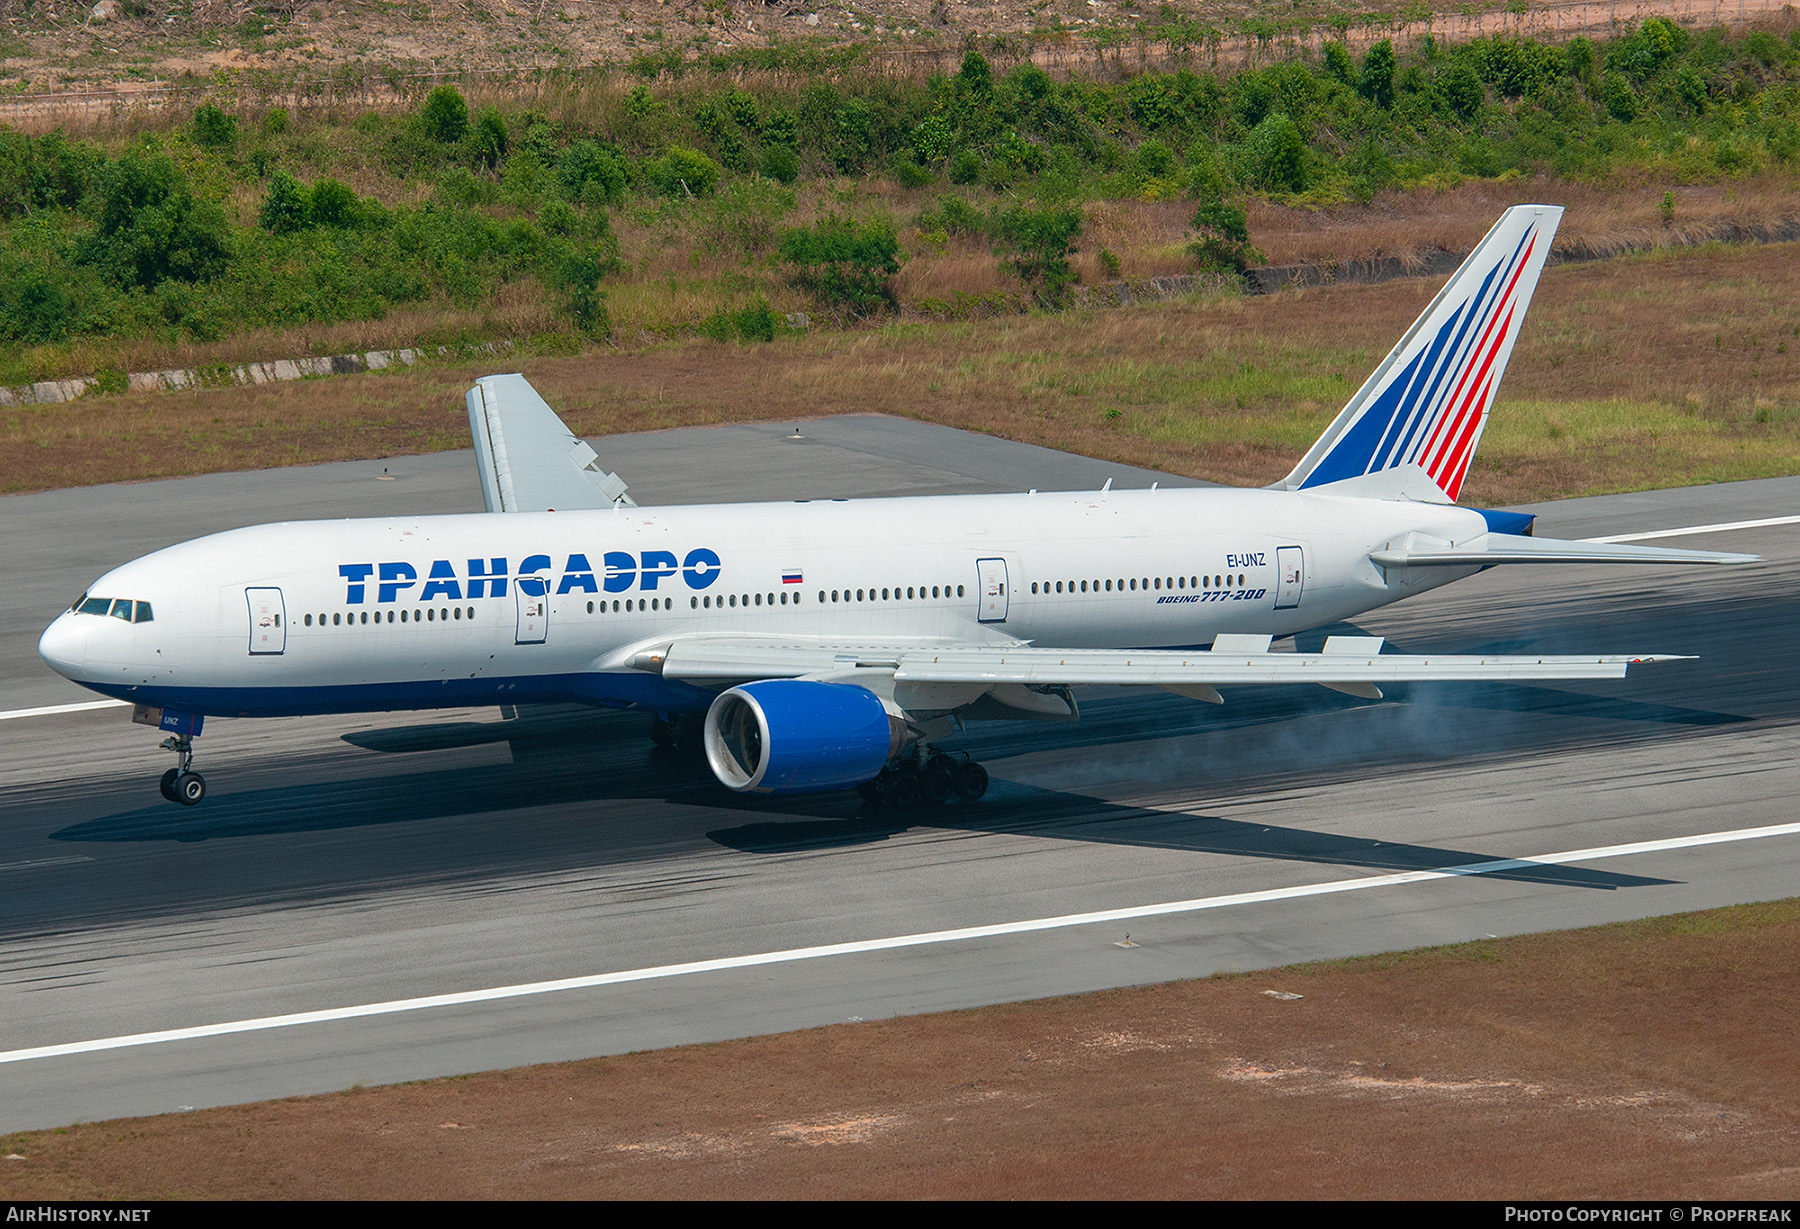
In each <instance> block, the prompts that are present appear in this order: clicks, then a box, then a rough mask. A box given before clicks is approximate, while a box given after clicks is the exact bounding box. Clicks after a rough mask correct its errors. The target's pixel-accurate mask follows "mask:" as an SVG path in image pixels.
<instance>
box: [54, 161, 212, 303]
mask: <svg viewBox="0 0 1800 1229" xmlns="http://www.w3.org/2000/svg"><path fill="white" fill-rule="evenodd" d="M100 192H101V204H100V218H99V225H98V226H97V227H96V229H95V230H94V232H93V233H92V234H91V235H89V236H88V237H87V238H86V239H85V240H83V241H82V243H81V246H80V252H79V255H78V259H79V260H80V261H81V262H82V263H84V264H92V265H95V266H96V267H98V268H100V269H102V270H103V271H104V272H105V273H106V275H107V276H108V277H109V278H111V279H112V280H113V281H115V282H116V283H118V284H119V285H122V286H136V287H139V288H141V289H144V290H152V289H154V288H155V287H156V286H157V285H158V284H159V283H162V282H166V281H171V280H173V281H181V282H194V281H200V280H202V279H205V278H207V277H210V276H212V275H213V274H215V273H217V272H218V271H219V270H220V268H221V267H222V266H223V265H224V263H225V261H226V260H227V259H228V258H229V256H230V254H231V228H230V224H229V223H228V222H227V221H226V220H225V214H224V211H223V210H221V209H220V208H219V207H218V206H217V205H215V204H214V203H212V202H211V201H202V200H198V199H196V198H195V196H194V194H193V193H192V192H190V191H189V190H188V186H187V177H186V176H185V175H183V174H182V172H181V170H180V168H179V167H177V166H176V165H175V164H174V163H173V162H172V161H170V160H169V158H168V157H167V156H166V155H164V154H150V155H146V156H144V157H139V156H137V155H135V154H126V155H124V156H123V157H121V158H120V159H119V160H118V161H117V162H115V163H113V164H112V166H111V167H109V168H108V173H107V175H106V177H105V182H104V184H103V185H102V187H101V189H100Z"/></svg>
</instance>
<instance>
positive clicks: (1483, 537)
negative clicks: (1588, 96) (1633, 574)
mask: <svg viewBox="0 0 1800 1229" xmlns="http://www.w3.org/2000/svg"><path fill="white" fill-rule="evenodd" d="M1561 213H1562V211H1561V210H1560V209H1558V208H1555V207H1553V206H1548V205H1521V206H1518V207H1516V208H1513V209H1509V210H1507V211H1506V213H1505V214H1504V215H1503V216H1502V217H1501V219H1500V220H1499V222H1498V223H1496V224H1495V226H1494V228H1493V229H1492V230H1491V231H1489V232H1488V234H1487V236H1486V237H1485V238H1484V239H1483V240H1482V242H1481V244H1480V245H1479V246H1478V247H1477V248H1476V249H1475V251H1474V252H1473V253H1471V254H1470V256H1469V258H1468V260H1467V261H1466V262H1464V264H1463V266H1462V268H1461V269H1459V270H1458V271H1457V273H1456V274H1455V275H1454V276H1453V277H1452V278H1451V279H1450V281H1449V282H1448V283H1447V284H1446V285H1445V286H1444V288H1443V289H1442V290H1441V291H1440V292H1439V293H1438V295H1437V297H1436V298H1435V299H1433V300H1432V302H1431V305H1430V306H1429V307H1427V308H1426V309H1425V312H1424V314H1423V315H1421V316H1420V317H1419V318H1418V320H1417V321H1415V322H1414V323H1413V325H1412V327H1411V328H1410V329H1409V330H1408V331H1407V333H1406V336H1405V337H1403V338H1402V339H1401V340H1400V343H1399V344H1398V345H1397V346H1395V347H1394V349H1393V351H1392V352H1391V353H1390V354H1388V356H1387V357H1386V358H1385V359H1383V360H1382V362H1381V365H1380V366H1379V367H1377V368H1376V369H1375V372H1374V374H1373V375H1371V376H1370V377H1369V379H1368V381H1367V382H1366V383H1365V384H1364V385H1363V386H1362V388H1361V389H1360V390H1358V392H1357V393H1356V395H1355V396H1354V397H1352V398H1351V399H1350V402H1349V404H1347V405H1346V406H1345V407H1344V409H1343V411H1342V412H1341V413H1339V414H1338V416H1337V418H1336V419H1335V420H1334V421H1333V422H1332V424H1331V426H1330V428H1329V429H1328V430H1327V431H1326V432H1325V434H1324V435H1322V436H1321V437H1320V438H1319V440H1318V442H1317V443H1315V444H1314V445H1313V446H1312V448H1311V449H1310V450H1309V451H1308V452H1307V454H1306V456H1305V457H1303V458H1302V459H1301V461H1300V463H1299V465H1298V466H1296V467H1295V469H1294V471H1293V472H1292V473H1291V474H1289V475H1288V476H1287V478H1286V479H1284V480H1283V481H1281V482H1280V483H1277V484H1276V485H1275V486H1273V487H1270V488H1266V489H1261V490H1157V489H1155V488H1154V487H1153V488H1151V489H1150V490H1147V491H1113V490H1105V489H1103V490H1101V491H1098V492H1083V493H1079V494H1071V493H1060V494H1056V493H1049V492H1031V493H1027V494H1021V495H974V496H939V497H929V498H911V499H869V500H848V501H846V500H823V501H808V500H804V499H801V500H795V501H792V502H786V503H763V504H738V505H727V506H711V507H675V508H654V509H652V508H640V507H638V506H637V505H636V504H635V503H633V501H632V500H631V499H630V498H628V497H627V495H626V487H625V484H624V483H623V482H622V481H620V479H619V478H618V477H617V476H616V475H613V474H609V473H606V472H605V471H604V470H603V469H602V468H601V467H600V466H599V463H598V457H597V456H596V454H595V452H594V450H593V449H592V448H591V447H589V446H588V445H587V444H586V443H584V442H582V441H581V440H578V439H576V438H575V437H574V435H572V434H571V433H570V432H569V430H568V428H567V427H565V426H564V425H563V423H562V422H561V420H560V419H558V418H557V417H556V415H555V414H554V413H553V412H552V411H551V409H550V407H549V406H548V405H546V404H545V403H544V401H543V400H542V399H541V398H540V397H539V396H538V395H537V393H536V392H535V391H534V390H533V389H532V388H531V386H530V385H529V384H528V383H526V381H525V379H524V378H523V377H522V376H517V375H498V376H489V377H487V378H486V379H483V380H481V381H479V382H478V383H477V384H476V386H475V387H474V388H473V389H471V390H470V391H469V394H468V409H469V423H470V427H471V429H472V431H473V433H474V439H475V456H476V464H477V467H478V469H479V471H480V477H481V490H482V496H483V499H484V502H485V503H486V506H487V512H486V513H484V514H471V515H463V516H425V517H416V518H410V519H409V518H391V519H374V520H344V521H309V522H293V523H287V524H276V525H261V526H257V527H254V528H249V529H235V530H232V531H230V532H226V533H219V534H215V535H212V536H210V537H205V538H200V539H198V540H196V541H192V542H187V543H183V544H181V545H179V546H172V547H170V548H168V549H167V550H160V551H157V552H156V553H154V554H151V555H146V556H145V557H144V558H142V559H138V560H136V561H135V562H132V563H128V564H125V565H124V566H123V567H119V568H116V569H114V570H113V571H111V572H108V573H107V574H106V575H105V576H102V577H101V578H100V579H99V580H97V581H95V582H94V583H93V585H92V587H91V588H89V589H88V591H87V592H86V593H84V594H83V595H82V596H81V597H80V598H78V599H76V601H75V603H74V604H73V605H72V606H71V607H70V608H69V610H68V611H67V612H66V613H64V614H63V615H61V616H60V617H59V618H58V619H57V620H56V621H55V622H54V623H52V624H51V625H50V627H49V628H48V629H47V630H46V631H45V632H44V634H43V638H42V640H41V641H40V643H39V646H38V651H39V652H40V654H41V655H42V656H43V658H44V660H45V661H46V662H47V663H49V665H50V666H51V667H52V668H53V669H55V670H56V671H57V672H59V673H61V674H63V675H65V676H66V677H68V678H70V679H72V680H74V681H75V682H77V683H79V684H81V685H82V686H84V687H89V688H92V689H93V690H95V691H97V692H100V693H101V694H103V695H107V696H113V697H116V698H118V699H121V700H126V701H129V702H131V703H133V704H135V705H136V706H137V710H136V712H135V714H134V716H135V717H136V718H137V719H138V720H140V721H146V722H151V723H155V724H157V725H159V726H160V727H161V729H163V730H164V731H167V732H168V733H169V734H170V737H169V738H168V739H167V740H166V741H165V742H164V746H165V747H167V748H169V749H171V750H173V751H175V752H176V754H177V766H176V767H175V768H172V769H170V770H169V771H168V772H167V773H166V774H164V776H163V782H162V789H163V793H164V795H165V796H167V797H169V798H170V799H172V800H175V801H179V802H183V803H188V804H192V803H196V802H198V801H200V799H201V798H202V796H203V795H204V794H205V792H206V784H205V781H204V780H203V779H202V778H201V776H200V774H199V773H197V772H195V771H193V764H192V761H193V739H194V737H195V736H196V735H198V734H200V732H201V729H202V725H203V719H204V718H205V717H209V716H211V717H277V716H291V715H298V714H320V713H351V712H370V711H384V710H393V709H423V708H448V707H464V706H469V705H482V704H496V705H519V704H528V703H545V702H553V703H568V702H576V703H582V704H593V705H605V706H609V707H621V708H636V709H641V710H645V711H647V712H648V713H650V714H652V715H653V718H652V721H653V733H654V734H656V735H657V736H658V737H659V738H662V739H676V738H685V739H689V740H698V741H699V742H700V743H701V744H702V745H703V746H704V749H705V753H706V758H707V761H708V763H709V764H710V765H711V768H712V771H713V773H714V774H715V775H716V776H717V777H718V779H719V781H720V782H722V783H723V784H724V785H725V786H727V787H729V788H730V789H733V790H741V791H757V792H763V793H791V792H805V791H816V790H834V789H845V788H850V787H861V788H863V789H864V791H865V792H866V793H868V794H869V795H870V796H872V797H876V798H881V799H886V800H891V801H914V800H920V799H923V800H926V801H931V802H941V801H945V800H947V799H948V798H950V797H952V796H961V797H963V798H966V799H970V800H973V799H977V798H979V797H981V795H982V794H983V792H984V791H985V790H986V788H987V773H986V772H985V771H984V770H983V769H982V767H981V766H980V765H979V764H976V763H973V762H972V761H970V760H968V759H967V758H966V757H958V756H953V755H949V754H946V753H945V752H943V751H942V750H940V749H939V744H940V743H942V742H943V741H944V740H946V738H947V737H948V736H949V735H951V734H952V733H954V732H955V730H956V729H957V728H958V726H959V723H960V722H961V721H963V720H968V719H977V718H1014V719H1016V718H1039V719H1052V720H1056V719H1062V720H1068V719H1073V718H1074V717H1075V716H1076V701H1075V697H1074V695H1073V693H1072V692H1071V690H1070V689H1071V687H1074V686H1078V685H1081V684H1100V683H1105V684H1123V685H1137V686H1145V687H1159V688H1163V689H1165V690H1168V691H1173V692H1177V693H1179V694H1182V695H1186V696H1191V697H1194V698H1196V699H1203V700H1210V701H1215V702H1216V701H1218V699H1219V693H1218V691H1217V688H1219V687H1221V686H1225V685H1229V684H1238V683H1309V684H1323V685H1325V686H1327V687H1333V688H1337V689H1339V690H1343V691H1348V692H1350V693H1352V694H1355V695H1365V696H1379V695H1380V692H1379V690H1378V688H1379V686H1380V685H1381V684H1382V683H1386V682H1411V681H1418V680H1438V679H1446V680H1447V679H1461V680H1481V679H1493V680H1501V679H1507V680H1518V679H1592V678H1617V677H1620V676H1621V675H1623V674H1624V672H1625V670H1626V667H1627V666H1628V665H1630V664H1633V663H1636V662H1643V661H1653V660H1657V659H1656V658H1653V657H1647V656H1643V655H1633V656H1600V657H1574V656H1555V657H1532V656H1481V657H1472V656H1471V657H1456V656H1449V657H1438V656H1432V657H1418V656H1410V655H1405V654H1395V653H1383V652H1382V651H1381V641H1380V640H1379V639H1378V638H1374V637H1345V636H1335V637H1331V638H1329V639H1327V640H1326V641H1325V644H1324V648H1323V651H1322V652H1319V653H1300V652H1271V651H1270V645H1271V641H1272V640H1273V638H1275V637H1284V636H1289V635H1292V634H1294V633H1296V632H1300V631H1304V630H1307V629H1311V628H1318V627H1323V626H1326V625H1329V624H1333V623H1336V622H1338V621H1340V620H1344V619H1348V618H1351V617H1354V616H1356V615H1359V614H1362V613H1364V612H1365V611H1369V610H1372V609H1374V608H1376V607H1379V606H1385V605H1387V604H1388V603H1390V602H1395V601H1398V600H1400V599H1401V598H1404V597H1410V596H1412V595H1413V594H1415V593H1422V592H1424V591H1425V590H1428V589H1435V588H1437V587H1438V586H1440V585H1443V584H1446V583H1448V582H1450V581H1453V580H1457V579H1459V578H1461V577H1465V576H1470V575H1473V574H1474V573H1476V572H1478V571H1481V570H1482V569H1484V568H1488V567H1492V566H1494V565H1496V564H1525V563H1565V564H1566V563H1734V562H1747V561H1749V560H1751V559H1752V558H1753V556H1747V555H1727V554H1719V553H1713V552H1702V551H1683V550H1668V549H1660V548H1650V547H1639V546H1624V545H1597V544H1591V543H1585V542H1566V541H1555V540H1546V539H1543V538H1537V537H1533V536H1531V535H1530V529H1531V518H1530V517H1528V516H1525V515H1522V514H1518V513H1510V512H1494V511H1482V510H1478V509H1472V508H1462V507H1458V506H1456V497H1457V493H1458V491H1459V490H1460V489H1461V487H1462V484H1463V479H1464V476H1465V475H1466V474H1467V473H1468V469H1469V462H1470V459H1471V458H1472V457H1473V456H1474V455H1475V449H1476V445H1477V444H1479V443H1480V440H1481V433H1482V428H1483V426H1484V425H1485V423H1486V421H1487V416H1488V411H1489V409H1490V407H1491V406H1492V405H1493V402H1494V395H1495V390H1496V388H1497V387H1498V385H1499V382H1500V376H1501V373H1502V372H1503V371H1504V370H1505V368H1506V362H1507V358H1508V356H1509V355H1510V354H1511V352H1512V348H1513V342H1514V339H1515V338H1516V337H1517V336H1518V332H1519V328H1520V326H1521V324H1522V323H1523V321H1524V318H1525V309H1526V307H1527V305H1528V304H1529V303H1530V300H1531V294H1532V290H1533V288H1534V287H1535V286H1536V284H1537V279H1538V274H1539V271H1540V270H1541V269H1542V268H1543V265H1544V260H1545V258H1546V257H1547V256H1548V255H1549V253H1550V241H1551V238H1552V237H1553V235H1554V234H1555V231H1556V225H1557V222H1558V221H1559V219H1560V217H1561Z"/></svg>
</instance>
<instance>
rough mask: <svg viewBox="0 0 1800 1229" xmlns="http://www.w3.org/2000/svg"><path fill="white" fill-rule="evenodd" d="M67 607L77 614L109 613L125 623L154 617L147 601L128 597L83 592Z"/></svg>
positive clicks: (146, 621)
mask: <svg viewBox="0 0 1800 1229" xmlns="http://www.w3.org/2000/svg"><path fill="white" fill-rule="evenodd" d="M69 609H70V610H72V611H74V612H75V613H77V614H91V615H103V614H110V615H111V616H112V617H113V618H115V619H123V620H125V622H127V623H148V622H150V620H151V619H152V618H154V617H155V616H153V615H152V614H151V613H150V603H149V602H140V601H138V600H136V599H135V598H129V597H118V598H113V597H89V596H88V595H87V594H85V593H84V594H82V595H81V596H80V597H78V598H76V599H75V604H74V605H73V606H71V607H69Z"/></svg>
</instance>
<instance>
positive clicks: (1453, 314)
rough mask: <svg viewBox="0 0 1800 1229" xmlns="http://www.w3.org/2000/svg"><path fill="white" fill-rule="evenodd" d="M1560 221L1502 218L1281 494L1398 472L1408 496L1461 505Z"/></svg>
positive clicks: (1533, 211)
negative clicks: (1471, 466)
mask: <svg viewBox="0 0 1800 1229" xmlns="http://www.w3.org/2000/svg"><path fill="white" fill-rule="evenodd" d="M1561 220H1562V209H1561V207H1560V206H1557V205H1515V206H1514V207H1513V208H1511V209H1508V210H1507V211H1506V212H1505V213H1504V214H1502V215H1500V220H1499V221H1498V222H1496V223H1495V224H1494V228H1493V229H1492V230H1490V231H1489V232H1488V233H1487V237H1486V238H1485V239H1483V240H1482V241H1481V243H1480V244H1479V245H1477V246H1476V248H1475V250H1474V251H1473V252H1471V253H1470V254H1469V258H1468V259H1467V260H1465V261H1463V264H1462V267H1461V268H1460V269H1458V270H1457V271H1456V273H1455V274H1454V275H1453V276H1452V277H1451V278H1450V280H1449V282H1447V283H1446V284H1445V286H1444V288H1443V289H1442V290H1440V291H1438V294H1437V297H1436V298H1435V299H1433V300H1432V301H1431V306H1429V307H1427V308H1426V309H1425V312H1424V314H1423V315H1421V316H1420V317H1419V318H1418V319H1417V320H1415V321H1413V325H1412V327H1411V328H1410V329H1408V330H1407V331H1406V336H1405V337H1402V338H1401V339H1400V344H1398V345H1397V346H1395V347H1394V348H1393V350H1391V351H1390V352H1389V353H1388V356H1387V357H1386V358H1385V359H1383V360H1382V361H1381V365H1380V366H1379V367H1377V368H1376V369H1375V373H1374V374H1373V375H1371V376H1370V377H1369V379H1368V381H1367V383H1365V384H1364V385H1363V386H1362V387H1361V388H1360V389H1358V390H1357V393H1356V396H1354V397H1352V398H1350V401H1349V404H1347V405H1345V406H1344V408H1343V410H1342V412H1340V413H1339V414H1338V416H1337V418H1336V419H1335V420H1333V422H1332V424H1331V426H1330V427H1329V428H1327V429H1326V431H1325V434H1324V435H1322V436H1320V437H1319V440H1318V442H1317V443H1315V444H1314V445H1313V446H1312V448H1311V449H1309V450H1308V451H1307V454H1306V456H1305V457H1304V458H1302V459H1301V461H1300V464H1299V465H1297V466H1295V467H1294V472H1293V473H1291V474H1289V475H1288V476H1287V477H1286V478H1285V479H1284V480H1283V481H1282V482H1281V483H1280V484H1279V486H1280V487H1281V488H1282V489H1285V490H1290V491H1294V490H1302V489H1306V488H1311V487H1319V486H1324V485H1326V484H1328V483H1333V482H1343V481H1345V480H1347V479H1352V478H1361V477H1363V476H1364V475H1366V474H1374V473H1381V472H1383V471H1387V470H1396V471H1404V473H1397V474H1395V475H1393V477H1394V478H1395V479H1396V480H1400V479H1403V478H1405V477H1406V476H1407V475H1411V477H1412V479H1413V480H1411V481H1404V482H1402V483H1401V485H1400V486H1398V487H1396V490H1399V489H1404V490H1405V492H1406V494H1407V496H1408V497H1411V498H1421V496H1423V497H1426V498H1432V499H1435V500H1438V501H1443V502H1451V503H1454V502H1455V500H1456V495H1457V492H1458V491H1460V490H1462V484H1463V478H1464V477H1465V476H1466V475H1467V474H1468V472H1469V462H1470V461H1471V460H1472V459H1473V458H1474V456H1475V446H1476V445H1477V444H1478V443H1480V441H1481V432H1482V428H1483V427H1484V426H1486V425H1487V416H1488V410H1489V409H1490V408H1491V407H1492V405H1493V403H1494V394H1495V392H1496V391H1497V390H1498V388H1499V387H1500V376H1501V375H1502V373H1504V372H1505V371H1506V361H1507V359H1508V358H1510V357H1511V356H1512V348H1513V341H1514V339H1515V338H1517V337H1518V335H1519V327H1520V325H1522V324H1523V323H1524V321H1525V309H1526V308H1527V307H1529V306H1530V304H1531V292H1532V291H1533V290H1534V289H1535V288H1536V286H1537V280H1538V274H1539V272H1541V271H1542V269H1543V267H1544V260H1545V258H1546V257H1548V256H1549V255H1550V241H1551V240H1552V239H1553V238H1555V236H1556V227H1557V223H1558V222H1560V221H1561ZM1426 479H1429V482H1427V481H1426ZM1365 485H1366V484H1365Z"/></svg>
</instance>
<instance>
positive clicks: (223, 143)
mask: <svg viewBox="0 0 1800 1229" xmlns="http://www.w3.org/2000/svg"><path fill="white" fill-rule="evenodd" d="M237 127H238V123H237V118H236V117H235V116H231V115H227V114H225V112H223V111H221V110H219V108H217V107H215V106H213V105H212V104H211V103H210V102H203V103H201V104H200V105H199V106H198V107H195V108H194V121H193V123H192V124H190V125H189V126H188V131H189V132H191V133H192V134H193V137H194V144H196V145H204V146H206V147H207V148H208V149H230V148H231V147H232V146H233V145H235V144H237Z"/></svg>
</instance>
